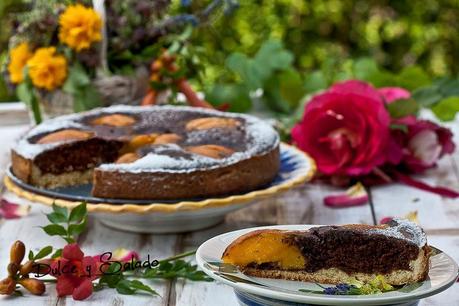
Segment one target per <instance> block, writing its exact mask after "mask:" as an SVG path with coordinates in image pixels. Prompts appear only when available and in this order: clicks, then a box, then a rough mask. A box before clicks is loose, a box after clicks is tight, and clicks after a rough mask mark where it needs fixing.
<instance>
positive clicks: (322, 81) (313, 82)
mask: <svg viewBox="0 0 459 306" xmlns="http://www.w3.org/2000/svg"><path fill="white" fill-rule="evenodd" d="M327 86H328V82H327V79H326V78H325V76H324V74H323V73H322V71H314V72H313V73H310V74H308V75H306V77H305V81H304V88H305V90H306V92H308V93H312V92H316V91H318V90H321V89H325V88H327Z"/></svg>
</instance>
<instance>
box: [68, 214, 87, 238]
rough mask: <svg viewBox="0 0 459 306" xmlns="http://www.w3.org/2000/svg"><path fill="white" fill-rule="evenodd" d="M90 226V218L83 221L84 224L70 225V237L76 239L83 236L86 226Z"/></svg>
mask: <svg viewBox="0 0 459 306" xmlns="http://www.w3.org/2000/svg"><path fill="white" fill-rule="evenodd" d="M87 224H88V218H87V217H85V218H84V219H83V222H81V223H79V224H70V225H69V229H68V232H69V235H70V236H72V237H74V238H75V236H77V235H79V234H81V233H82V232H84V230H85V229H86V226H87Z"/></svg>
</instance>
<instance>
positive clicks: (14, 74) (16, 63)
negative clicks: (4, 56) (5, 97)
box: [8, 42, 32, 84]
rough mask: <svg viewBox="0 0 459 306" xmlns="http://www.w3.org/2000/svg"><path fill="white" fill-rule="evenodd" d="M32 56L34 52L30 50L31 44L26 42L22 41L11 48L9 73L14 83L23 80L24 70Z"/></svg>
mask: <svg viewBox="0 0 459 306" xmlns="http://www.w3.org/2000/svg"><path fill="white" fill-rule="evenodd" d="M31 57H32V52H31V51H30V48H29V44H28V43H26V42H23V43H20V44H19V45H17V46H16V47H14V48H13V49H11V51H10V63H9V64H8V73H9V75H10V80H11V82H12V83H14V84H18V83H21V82H22V81H23V78H24V77H23V70H24V67H25V65H26V64H27V61H28V60H29V59H30V58H31Z"/></svg>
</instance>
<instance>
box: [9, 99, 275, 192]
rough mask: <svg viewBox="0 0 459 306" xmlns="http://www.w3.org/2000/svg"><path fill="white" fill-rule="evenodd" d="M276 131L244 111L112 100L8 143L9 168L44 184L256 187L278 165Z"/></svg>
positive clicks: (133, 188)
mask: <svg viewBox="0 0 459 306" xmlns="http://www.w3.org/2000/svg"><path fill="white" fill-rule="evenodd" d="M279 165H280V161H279V136H278V134H277V133H276V131H275V130H274V129H273V128H272V127H271V126H270V125H269V124H267V123H265V122H263V121H261V120H259V119H257V118H255V117H253V116H249V115H243V114H234V113H224V112H219V111H215V110H208V109H201V108H193V107H181V106H150V107H144V106H124V105H123V106H113V107H109V108H100V109H95V110H92V111H89V112H84V113H78V114H73V115H68V116H62V117H59V118H55V119H52V120H48V121H46V122H44V123H42V124H40V125H38V126H36V127H35V128H33V129H32V130H30V131H29V132H28V133H27V134H26V135H25V136H24V137H23V138H22V139H21V140H20V141H19V142H18V144H17V145H16V146H15V147H14V148H13V150H12V171H13V173H14V175H15V176H16V177H18V178H19V179H21V180H22V181H24V182H26V183H29V184H32V185H34V186H38V187H42V188H57V187H63V186H72V185H80V184H87V183H91V182H92V184H93V188H92V195H93V196H96V197H102V198H119V199H152V200H166V199H167V200H171V199H191V198H198V197H199V198H201V197H209V196H222V195H229V194H236V193H241V192H247V191H250V190H254V189H256V188H258V187H261V186H263V185H266V184H268V183H270V182H271V181H272V180H273V179H274V177H275V176H276V174H277V172H278V171H279Z"/></svg>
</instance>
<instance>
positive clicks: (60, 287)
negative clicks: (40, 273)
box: [51, 243, 99, 300]
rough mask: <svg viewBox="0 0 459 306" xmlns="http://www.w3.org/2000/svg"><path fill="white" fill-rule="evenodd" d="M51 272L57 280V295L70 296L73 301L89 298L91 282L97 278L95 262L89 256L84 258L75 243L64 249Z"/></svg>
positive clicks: (53, 264) (91, 289)
mask: <svg viewBox="0 0 459 306" xmlns="http://www.w3.org/2000/svg"><path fill="white" fill-rule="evenodd" d="M51 271H52V275H53V276H54V277H56V279H57V282H56V291H57V295H58V296H59V297H62V296H67V295H72V297H73V299H74V300H84V299H86V298H88V297H89V296H91V295H92V292H93V287H92V281H93V280H95V279H96V278H98V277H99V273H98V272H99V271H98V263H97V261H96V260H95V259H94V258H93V257H91V256H84V254H83V252H82V251H81V249H80V247H79V246H78V244H76V243H71V244H68V245H66V246H65V247H64V249H63V251H62V258H59V259H57V260H55V261H54V262H53V263H52V265H51Z"/></svg>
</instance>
